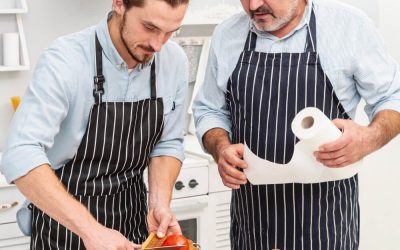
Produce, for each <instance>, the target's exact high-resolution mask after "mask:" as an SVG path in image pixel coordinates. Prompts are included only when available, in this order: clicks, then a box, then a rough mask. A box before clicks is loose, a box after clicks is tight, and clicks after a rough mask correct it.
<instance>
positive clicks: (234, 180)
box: [217, 144, 247, 189]
mask: <svg viewBox="0 0 400 250" xmlns="http://www.w3.org/2000/svg"><path fill="white" fill-rule="evenodd" d="M243 151H244V145H243V144H230V145H226V146H224V147H222V148H220V149H219V150H218V157H217V159H218V171H219V174H220V176H221V178H222V182H223V183H224V185H225V186H227V187H229V188H233V189H239V188H240V185H241V184H246V183H247V178H246V175H245V174H244V173H243V172H241V171H240V170H238V169H237V168H236V167H240V168H243V169H244V168H247V163H246V162H245V161H244V160H242V157H243Z"/></svg>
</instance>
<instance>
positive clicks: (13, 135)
mask: <svg viewBox="0 0 400 250" xmlns="http://www.w3.org/2000/svg"><path fill="white" fill-rule="evenodd" d="M61 51H62V50H61V49H59V48H56V47H55V46H53V47H52V48H50V49H48V50H47V51H45V53H44V54H43V55H42V56H41V58H40V59H39V61H38V64H37V67H36V69H35V72H34V75H33V79H32V82H31V83H30V84H29V87H28V89H27V92H26V94H25V96H24V97H23V98H22V102H21V104H20V106H19V107H18V110H17V112H16V113H15V115H14V117H13V119H12V122H11V124H10V131H9V133H8V138H7V142H6V147H5V151H4V153H3V158H2V162H1V164H0V167H1V168H0V169H1V172H2V173H3V174H4V176H5V177H6V179H7V181H8V182H10V183H11V182H13V181H14V180H16V179H18V178H19V177H22V176H24V175H26V174H27V173H28V172H29V171H31V170H32V169H34V168H36V167H38V166H40V165H42V164H50V163H49V159H48V157H47V155H46V152H47V150H48V149H49V148H51V147H52V145H53V143H54V137H55V135H56V134H57V133H58V131H59V129H60V124H61V122H62V121H63V119H64V118H65V116H66V115H67V113H68V106H69V105H68V91H67V87H66V81H67V80H66V76H71V75H72V74H70V66H69V65H68V63H67V62H66V58H65V55H64V54H65V53H61Z"/></svg>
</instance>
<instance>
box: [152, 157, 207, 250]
mask: <svg viewBox="0 0 400 250" xmlns="http://www.w3.org/2000/svg"><path fill="white" fill-rule="evenodd" d="M147 176H148V173H147V169H146V170H145V172H144V180H145V183H146V185H148V183H147V180H148V177H147ZM171 209H172V211H173V212H174V214H175V216H176V218H177V220H178V222H179V225H180V226H181V229H182V233H183V235H185V236H186V237H187V238H189V239H191V240H192V241H193V242H196V243H198V244H199V245H200V246H201V247H202V249H210V248H208V239H207V236H208V232H207V231H208V229H207V228H208V226H209V223H210V221H209V219H208V214H209V213H208V211H209V197H208V161H207V160H206V159H202V158H198V157H191V156H186V158H185V160H184V161H183V164H182V168H181V171H180V173H179V175H178V177H177V180H176V182H175V186H174V190H173V194H172V201H171Z"/></svg>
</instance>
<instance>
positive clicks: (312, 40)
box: [305, 7, 317, 52]
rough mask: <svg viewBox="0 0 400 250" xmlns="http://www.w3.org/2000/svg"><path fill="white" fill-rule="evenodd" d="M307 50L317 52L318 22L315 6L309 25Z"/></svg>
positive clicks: (312, 9)
mask: <svg viewBox="0 0 400 250" xmlns="http://www.w3.org/2000/svg"><path fill="white" fill-rule="evenodd" d="M305 51H306V52H317V23H316V21H315V13H314V8H313V7H312V8H311V17H310V22H309V23H308V25H307V41H306V49H305Z"/></svg>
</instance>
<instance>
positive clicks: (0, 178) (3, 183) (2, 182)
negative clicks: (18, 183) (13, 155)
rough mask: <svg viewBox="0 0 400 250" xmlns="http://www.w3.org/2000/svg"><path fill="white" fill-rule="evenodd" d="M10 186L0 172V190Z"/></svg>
mask: <svg viewBox="0 0 400 250" xmlns="http://www.w3.org/2000/svg"><path fill="white" fill-rule="evenodd" d="M0 162H1V152H0ZM9 185H10V184H8V183H7V181H6V178H5V177H4V176H3V175H2V174H1V172H0V188H1V187H6V186H9Z"/></svg>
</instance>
